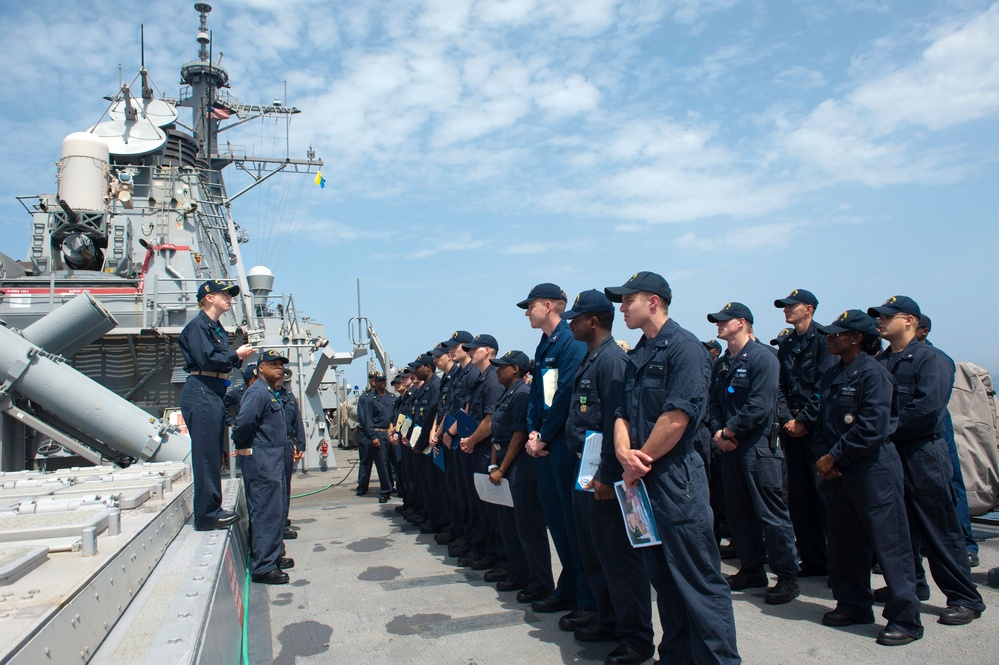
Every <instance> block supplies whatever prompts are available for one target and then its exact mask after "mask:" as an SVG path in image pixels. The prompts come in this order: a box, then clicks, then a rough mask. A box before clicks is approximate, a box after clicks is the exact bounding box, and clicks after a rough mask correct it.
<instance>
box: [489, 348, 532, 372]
mask: <svg viewBox="0 0 999 665" xmlns="http://www.w3.org/2000/svg"><path fill="white" fill-rule="evenodd" d="M489 362H490V363H491V364H493V365H496V366H501V365H516V366H517V367H519V368H520V369H521V370H523V371H524V373H525V374H526V373H527V372H530V371H531V359H530V358H528V357H527V354H526V353H524V352H523V351H507V352H506V353H504V354H503V355H502V356H500V357H499V358H492V359H490V360H489Z"/></svg>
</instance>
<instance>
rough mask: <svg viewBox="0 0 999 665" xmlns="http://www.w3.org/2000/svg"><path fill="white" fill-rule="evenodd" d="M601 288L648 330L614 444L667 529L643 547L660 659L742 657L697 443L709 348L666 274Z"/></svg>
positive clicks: (630, 478)
mask: <svg viewBox="0 0 999 665" xmlns="http://www.w3.org/2000/svg"><path fill="white" fill-rule="evenodd" d="M604 293H605V294H606V295H607V297H608V298H610V299H611V300H612V301H617V302H621V303H622V304H621V312H622V313H623V314H624V322H625V325H627V326H628V328H630V329H632V330H634V329H636V328H637V329H641V331H642V333H643V336H642V339H641V340H639V342H638V344H637V345H636V346H635V348H634V350H633V351H632V352H631V353H630V354H629V355H628V367H627V369H626V371H625V377H624V390H623V392H622V394H621V402H620V404H619V406H618V409H617V413H616V414H615V415H616V418H617V419H616V421H615V424H614V447H615V449H616V453H617V458H618V460H619V461H620V462H621V466H622V467H623V469H624V474H623V479H624V481H625V483H627V484H629V485H634V484H636V483H637V482H638V479H639V478H642V479H643V480H644V482H645V487H646V489H647V490H648V493H649V500H650V502H651V504H652V513H653V517H654V518H655V521H656V525H657V526H658V527H659V535H660V536H661V537H662V545H661V546H659V547H646V548H644V554H645V557H646V559H645V563H646V567H647V569H648V572H649V577H650V578H651V581H652V586H653V587H654V588H655V589H656V594H657V595H656V602H657V604H658V605H659V617H660V621H661V623H662V627H663V631H664V634H663V639H662V642H660V644H659V659H660V662H663V663H697V664H698V665H709V664H711V663H726V664H729V665H732V664H735V663H741V662H742V659H741V658H740V657H739V652H738V647H737V646H736V639H735V618H734V616H733V613H732V595H731V591H730V590H729V588H728V584H726V583H725V578H724V577H722V574H721V562H720V560H719V558H718V546H717V544H716V543H715V538H714V534H713V533H712V524H711V522H712V520H711V507H710V505H709V503H708V480H707V475H706V474H705V472H704V461H703V460H702V459H701V457H700V455H698V454H697V451H696V450H695V444H694V439H695V438H696V436H697V431H696V430H697V428H698V426H699V423H700V422H701V418H702V416H703V413H704V409H705V408H706V405H705V401H706V399H707V392H708V377H709V374H710V362H709V360H708V352H707V351H706V350H705V349H704V346H703V345H702V344H701V342H700V341H699V340H698V339H697V338H696V337H694V335H692V334H691V333H690V332H688V331H687V330H684V329H683V328H681V327H680V326H679V325H677V323H676V322H675V321H674V320H673V319H671V318H669V303H670V301H671V300H672V291H671V290H670V288H669V284H668V283H667V282H666V280H665V279H663V278H662V277H661V276H660V275H657V274H655V273H651V272H639V273H636V274H634V275H632V277H631V279H629V280H628V281H627V282H625V284H624V285H623V286H619V287H609V288H606V289H604ZM607 662H639V661H631V660H621V661H612V660H611V659H610V658H608V659H607Z"/></svg>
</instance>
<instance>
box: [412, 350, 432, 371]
mask: <svg viewBox="0 0 999 665" xmlns="http://www.w3.org/2000/svg"><path fill="white" fill-rule="evenodd" d="M433 364H434V357H433V356H432V355H430V354H429V353H421V354H420V355H418V356H417V357H416V360H414V361H413V362H411V363H409V367H410V369H416V368H417V367H419V366H420V365H433Z"/></svg>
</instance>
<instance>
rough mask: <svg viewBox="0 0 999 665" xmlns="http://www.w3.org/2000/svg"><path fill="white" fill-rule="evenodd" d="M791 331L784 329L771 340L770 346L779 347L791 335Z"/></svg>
mask: <svg viewBox="0 0 999 665" xmlns="http://www.w3.org/2000/svg"><path fill="white" fill-rule="evenodd" d="M791 330H792V329H791V328H782V329H781V331H780V332H779V333H777V336H776V337H774V338H773V339H772V340H770V346H777V345H778V344H780V343H781V342H782V341H783V340H784V338H785V337H787V336H788V335H790V334H791Z"/></svg>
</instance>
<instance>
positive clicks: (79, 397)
mask: <svg viewBox="0 0 999 665" xmlns="http://www.w3.org/2000/svg"><path fill="white" fill-rule="evenodd" d="M49 316H51V315H49ZM0 380H3V381H4V382H5V383H4V384H3V386H2V387H0V391H4V392H15V393H17V394H19V395H21V396H22V397H24V398H26V399H29V400H31V401H32V402H33V403H34V404H36V405H37V406H39V407H41V408H42V409H44V410H45V411H48V412H50V413H52V414H55V415H57V416H58V418H59V420H61V421H63V422H65V423H68V424H70V425H71V426H72V427H74V428H76V429H77V430H79V431H81V432H84V433H86V434H87V435H88V436H90V437H92V438H93V439H95V440H97V441H99V442H100V443H102V444H103V445H105V446H107V447H108V448H110V449H112V450H115V451H117V452H119V453H121V454H123V455H128V456H129V457H134V458H136V459H142V460H148V461H155V462H183V461H187V459H188V458H189V457H190V455H191V440H190V438H189V437H188V436H186V435H184V434H181V433H179V432H174V431H169V430H168V429H167V428H165V427H163V426H162V424H161V423H160V421H159V420H157V419H156V418H154V417H153V416H151V415H149V414H148V413H146V412H145V411H143V410H142V409H140V408H139V407H137V406H135V405H134V404H132V403H131V402H129V401H128V400H125V399H123V398H122V397H119V396H118V395H116V394H115V393H113V392H111V391H110V390H108V389H107V388H105V387H104V386H102V385H101V384H99V383H97V382H96V381H94V380H92V379H90V378H89V377H87V376H85V375H83V374H81V373H80V372H78V371H76V370H75V369H73V368H72V367H70V366H69V365H67V364H66V363H65V362H63V360H62V358H60V357H58V356H53V355H51V354H49V353H47V352H45V351H43V350H42V349H40V348H39V347H38V346H37V345H35V344H32V343H31V342H29V341H28V340H26V339H24V338H23V337H21V336H20V335H18V334H17V333H15V332H13V331H12V330H10V329H9V328H6V327H3V326H0Z"/></svg>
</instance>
